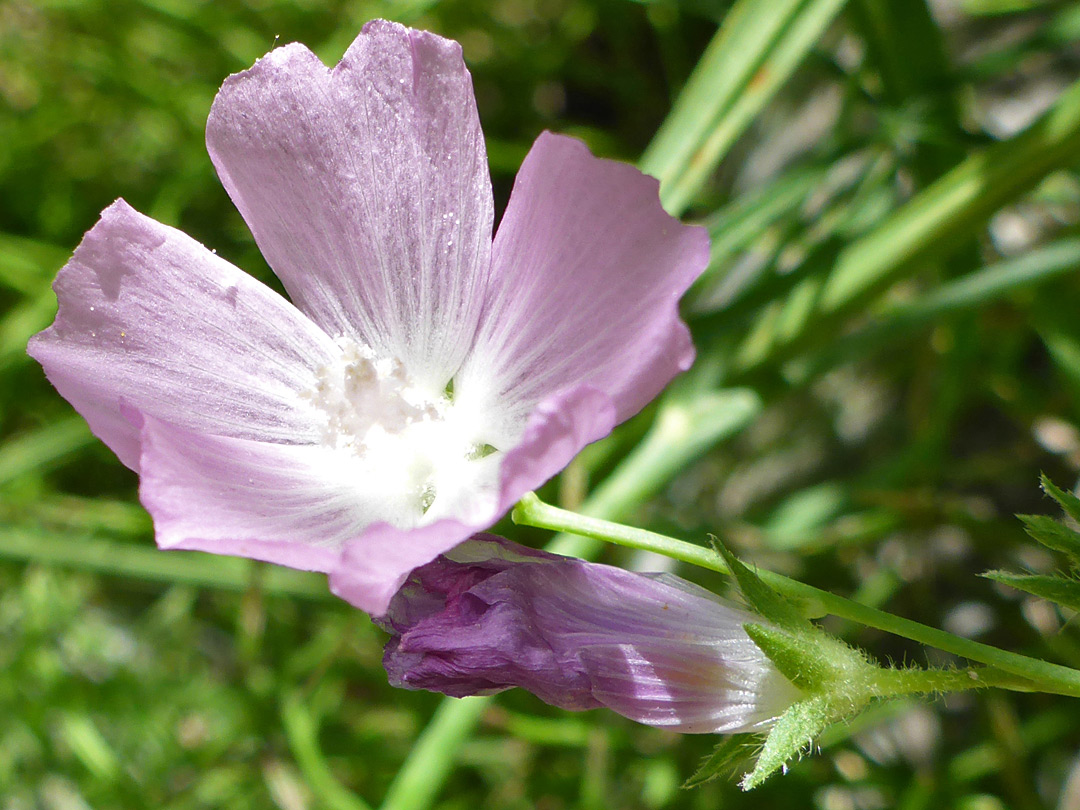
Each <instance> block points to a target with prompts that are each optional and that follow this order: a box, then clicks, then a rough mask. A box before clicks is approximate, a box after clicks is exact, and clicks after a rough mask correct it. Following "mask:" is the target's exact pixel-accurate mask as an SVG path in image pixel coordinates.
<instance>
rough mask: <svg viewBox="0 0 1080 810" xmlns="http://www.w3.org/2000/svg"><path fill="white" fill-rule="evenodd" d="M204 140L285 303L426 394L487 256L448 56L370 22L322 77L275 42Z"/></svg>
mask: <svg viewBox="0 0 1080 810" xmlns="http://www.w3.org/2000/svg"><path fill="white" fill-rule="evenodd" d="M206 139H207V146H208V148H209V151H210V155H211V157H212V159H213V161H214V165H215V166H216V167H217V170H218V174H219V175H220V176H221V180H222V182H223V183H224V184H225V188H226V189H227V190H228V192H229V194H230V196H231V197H232V199H233V201H234V202H235V203H236V206H237V208H239V209H240V212H241V213H242V214H243V216H244V219H245V220H247V223H248V226H249V227H250V228H251V231H252V233H253V234H254V236H255V241H256V242H257V243H258V245H259V248H260V249H261V250H262V252H263V255H264V256H265V257H266V259H267V261H268V262H269V263H270V265H271V266H272V267H273V268H274V271H275V272H276V273H277V275H278V276H279V277H280V278H281V280H282V282H283V283H284V285H285V287H286V289H287V290H288V292H289V295H290V296H291V297H292V300H293V301H294V302H295V303H296V305H297V306H298V307H300V309H301V310H303V311H304V312H306V313H307V314H308V315H310V316H311V317H312V318H313V319H314V320H315V321H316V322H317V323H319V324H320V325H321V326H322V327H323V328H324V329H326V331H327V332H329V333H330V334H331V335H333V336H340V335H351V336H357V337H359V338H360V339H361V340H362V341H363V342H365V343H367V344H368V345H370V346H372V347H373V348H375V349H376V350H377V351H379V352H380V353H381V354H384V355H390V356H396V357H397V358H398V359H400V360H401V361H402V362H403V363H404V364H405V366H406V368H407V370H408V371H409V372H410V374H412V375H413V377H414V378H415V379H417V380H418V382H423V383H425V384H428V385H431V386H433V387H436V388H437V389H438V390H442V387H443V386H445V385H446V383H447V382H448V381H449V380H450V378H451V376H452V375H453V374H454V372H455V371H456V370H457V368H458V367H459V365H460V363H461V361H462V358H463V357H464V356H465V354H466V352H467V351H468V349H469V344H470V342H471V341H472V338H473V336H474V333H475V330H476V324H477V321H478V319H479V316H480V308H481V306H482V303H483V300H482V299H483V290H484V288H485V285H486V280H487V276H488V271H489V257H490V249H491V223H492V199H491V182H490V179H489V176H488V169H487V156H486V152H485V148H484V140H483V135H482V133H481V131H480V124H479V120H478V118H477V113H476V103H475V101H474V99H473V92H472V81H471V77H470V76H469V72H468V71H467V70H466V69H465V65H464V63H463V61H462V58H461V47H460V46H459V45H458V44H457V43H456V42H452V41H450V40H447V39H443V38H442V37H438V36H436V35H434V34H430V33H427V32H423V31H413V30H410V29H407V28H404V27H403V26H401V25H397V24H395V23H389V22H385V21H381V20H377V21H374V22H371V23H369V24H368V25H366V26H365V27H364V30H363V32H362V33H361V34H360V36H359V37H358V38H357V39H356V41H355V42H354V43H353V45H352V47H350V48H349V50H348V52H347V53H346V54H345V57H344V58H343V59H342V60H341V62H340V63H339V64H338V65H337V67H335V68H334V69H333V70H329V69H327V68H326V67H325V66H324V65H323V64H322V62H320V61H319V59H318V58H317V57H316V56H315V55H314V54H313V53H311V52H310V51H309V50H307V49H306V48H305V47H303V46H302V45H298V44H292V45H287V46H285V47H283V48H278V49H277V50H274V51H271V52H270V53H269V54H268V55H267V56H265V57H263V58H262V59H260V60H259V61H258V62H257V63H256V64H255V66H254V67H253V68H251V69H250V70H247V71H244V72H243V73H238V74H236V75H234V76H231V77H229V79H227V80H226V82H225V84H224V86H223V87H222V88H221V92H220V93H219V94H218V96H217V99H216V100H215V101H214V106H213V108H212V110H211V112H210V119H209V121H208V122H207V127H206Z"/></svg>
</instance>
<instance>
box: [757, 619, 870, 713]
mask: <svg viewBox="0 0 1080 810" xmlns="http://www.w3.org/2000/svg"><path fill="white" fill-rule="evenodd" d="M743 629H745V630H746V634H747V635H748V636H750V638H751V640H752V641H753V642H754V643H755V644H757V646H758V647H759V648H760V649H761V651H762V652H763V653H765V655H766V656H767V657H768V658H769V660H770V661H772V662H773V664H774V665H775V666H776V668H777V669H778V670H780V673H781V674H782V675H783V676H784V677H785V678H787V679H788V680H789V681H791V682H792V683H793V684H795V685H796V686H797V687H799V689H801V690H802V691H803V692H808V693H823V694H824V693H828V694H830V695H835V696H836V697H837V698H838V699H840V698H842V697H843V696H845V695H847V694H849V693H850V692H851V691H852V690H853V689H858V690H859V691H863V690H864V685H865V684H867V683H869V682H870V680H871V679H872V677H873V675H874V674H875V673H876V672H877V671H878V669H879V668H878V667H877V666H875V665H874V664H872V663H870V662H869V661H868V660H867V659H866V656H865V655H863V653H861V652H860V651H859V650H856V649H855V648H854V647H849V646H848V645H847V644H845V643H844V642H843V641H841V640H840V639H838V638H836V637H834V636H830V635H829V634H828V633H826V632H825V631H823V630H820V629H818V628H817V627H814V626H813V625H808V626H807V628H806V629H805V630H802V629H800V630H799V631H797V632H791V631H790V630H787V629H784V628H779V627H771V626H769V625H763V624H747V625H744V627H743ZM849 702H850V701H849Z"/></svg>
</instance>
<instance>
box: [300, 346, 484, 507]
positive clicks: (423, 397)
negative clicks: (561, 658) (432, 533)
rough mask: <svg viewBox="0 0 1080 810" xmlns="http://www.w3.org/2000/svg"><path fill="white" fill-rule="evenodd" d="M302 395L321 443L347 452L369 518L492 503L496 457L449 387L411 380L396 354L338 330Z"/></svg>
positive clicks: (473, 420)
mask: <svg viewBox="0 0 1080 810" xmlns="http://www.w3.org/2000/svg"><path fill="white" fill-rule="evenodd" d="M338 346H339V347H340V348H341V354H340V356H339V357H338V358H336V359H335V360H334V361H333V362H331V363H328V364H326V365H325V366H323V367H321V368H320V369H318V380H317V382H316V385H315V388H314V389H313V390H311V391H309V392H307V393H306V394H305V395H304V396H305V398H307V399H309V400H310V401H311V402H312V404H313V405H314V406H315V407H316V408H317V409H318V410H319V411H320V412H321V414H322V416H323V420H324V421H323V436H322V440H323V445H324V446H326V447H329V448H332V449H334V450H337V451H341V452H343V453H348V454H349V455H350V456H351V457H352V459H353V461H354V464H353V465H352V467H351V469H354V470H355V471H356V475H357V477H358V478H359V479H360V480H357V481H356V485H357V488H358V494H359V496H360V498H361V499H362V500H363V501H364V502H365V503H367V504H368V505H369V507H370V508H369V509H368V510H365V511H369V512H370V516H371V520H372V521H375V520H385V521H387V522H389V523H391V524H393V525H395V526H398V527H400V528H409V527H412V526H417V525H424V524H427V523H431V522H433V521H434V520H437V519H439V518H441V517H457V518H459V519H464V520H468V519H469V518H470V514H471V513H472V511H473V510H482V509H485V508H490V506H491V502H492V500H493V498H494V497H495V490H496V487H497V478H498V462H499V459H500V457H501V455H502V454H501V453H499V452H498V451H497V450H496V449H495V448H493V447H491V446H490V445H487V444H483V443H482V442H480V441H478V439H477V434H478V425H477V424H476V420H475V419H470V418H469V416H470V415H469V414H466V413H463V412H462V409H461V408H460V407H458V406H457V405H456V404H455V402H454V400H453V398H452V395H451V394H450V392H449V391H448V390H447V391H429V390H425V389H423V388H421V387H420V386H418V385H416V383H415V382H414V381H413V380H412V379H411V378H410V377H409V375H408V373H407V372H406V371H405V368H404V366H403V365H402V364H401V362H400V361H398V360H397V359H396V358H393V357H380V356H378V355H376V353H375V352H374V351H373V350H372V349H371V348H369V347H368V346H365V345H363V344H360V343H357V342H356V341H353V340H350V339H347V338H342V339H339V340H338Z"/></svg>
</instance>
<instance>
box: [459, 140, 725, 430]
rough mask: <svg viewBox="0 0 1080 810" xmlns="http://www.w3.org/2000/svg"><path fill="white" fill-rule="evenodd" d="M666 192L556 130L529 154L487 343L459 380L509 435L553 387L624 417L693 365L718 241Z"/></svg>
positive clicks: (496, 281) (503, 248)
mask: <svg viewBox="0 0 1080 810" xmlns="http://www.w3.org/2000/svg"><path fill="white" fill-rule="evenodd" d="M658 189H659V184H658V183H657V181H656V180H654V179H653V178H651V177H648V176H646V175H643V174H641V172H639V171H637V170H636V169H634V168H633V167H631V166H629V165H627V164H624V163H617V162H614V161H609V160H601V159H599V158H596V157H593V156H592V154H590V153H589V150H588V149H587V148H586V147H585V145H584V144H582V143H581V142H579V141H577V140H575V139H573V138H567V137H563V136H560V135H552V134H551V133H544V134H542V135H541V136H540V137H539V138H538V139H537V141H536V143H535V144H534V145H533V148H532V150H531V151H530V152H529V154H528V156H527V157H526V158H525V162H524V164H522V167H521V171H519V172H518V176H517V180H516V182H515V184H514V190H513V194H512V196H511V197H510V204H509V207H508V208H507V210H506V215H505V216H504V217H503V220H502V223H501V224H500V226H499V232H498V235H497V236H496V238H495V245H494V248H493V254H492V283H491V285H490V286H491V290H490V293H489V298H488V303H487V307H486V309H485V312H484V318H483V321H482V323H481V328H480V333H479V336H478V339H477V344H476V348H475V350H474V352H473V353H472V355H471V356H470V358H469V360H468V363H467V365H466V368H465V369H464V370H463V371H462V374H461V375H460V377H459V378H458V379H455V391H458V390H461V391H462V392H463V393H466V394H468V395H470V396H475V397H478V398H480V399H481V400H483V401H485V402H486V403H488V405H487V408H485V410H489V411H491V412H494V413H497V414H498V415H499V416H500V417H501V418H502V420H503V421H504V423H505V428H504V430H505V431H506V433H507V434H508V435H513V426H514V424H515V423H517V424H520V421H519V420H521V419H522V418H523V417H522V414H524V413H528V412H529V411H531V409H532V408H533V407H534V406H535V404H536V403H537V402H538V401H540V400H541V399H543V398H544V397H545V396H547V395H548V394H549V393H551V392H554V391H558V390H561V389H563V388H566V387H569V386H573V385H578V384H582V383H584V384H587V385H591V386H593V387H594V388H597V389H599V390H601V391H603V392H605V393H607V394H608V395H609V396H610V397H611V398H612V399H613V400H614V402H615V407H616V411H617V419H618V421H622V420H624V419H627V418H628V417H630V416H632V415H633V414H634V413H636V412H637V411H638V410H640V409H641V408H642V407H643V406H644V405H645V404H646V403H647V402H648V401H649V400H651V399H652V398H653V397H655V396H656V394H657V393H659V391H660V390H661V389H662V388H663V387H664V386H665V385H666V384H667V383H668V381H670V380H671V378H672V377H673V376H675V375H676V374H677V373H679V372H680V371H684V370H685V369H687V368H688V367H689V366H690V363H691V362H692V361H693V357H694V351H693V346H692V345H691V343H690V336H689V333H688V331H687V329H686V326H685V325H684V324H683V323H682V322H681V321H680V320H679V317H678V311H677V305H678V300H679V298H680V296H681V295H682V294H683V292H684V291H685V290H686V288H687V287H688V286H689V285H690V283H691V282H692V281H693V280H694V279H695V278H696V277H697V276H698V275H699V274H700V273H701V272H702V271H703V270H704V269H705V266H706V264H707V262H708V257H709V245H708V236H707V234H706V232H705V230H704V229H703V228H698V227H690V226H686V225H682V224H680V223H679V222H678V221H677V220H675V219H673V218H672V217H670V216H669V215H668V214H667V213H665V212H664V210H663V208H661V206H660V199H659V194H658ZM499 403H502V404H501V405H500V404H499ZM508 405H509V407H508Z"/></svg>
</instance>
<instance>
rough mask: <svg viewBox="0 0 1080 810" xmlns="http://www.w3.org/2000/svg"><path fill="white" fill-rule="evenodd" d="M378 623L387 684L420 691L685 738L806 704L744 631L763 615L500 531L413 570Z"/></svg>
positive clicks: (751, 725) (750, 725) (760, 721)
mask: <svg viewBox="0 0 1080 810" xmlns="http://www.w3.org/2000/svg"><path fill="white" fill-rule="evenodd" d="M379 621H380V623H381V624H382V625H383V627H384V628H385V629H387V630H388V631H389V632H390V633H391V634H392V638H391V640H390V642H389V644H388V645H387V648H386V655H385V657H384V664H385V666H386V670H387V673H388V674H389V676H390V681H391V683H393V684H395V685H397V686H402V687H405V688H410V689H427V690H431V691H435V692H442V693H444V694H447V695H452V696H455V697H463V696H466V695H475V694H490V693H493V692H499V691H501V690H504V689H508V688H510V687H513V686H520V687H522V688H524V689H527V690H529V691H530V692H532V693H533V694H535V695H536V696H537V697H539V698H540V699H541V700H544V701H545V702H547V703H550V704H552V705H555V706H559V707H561V708H564V709H571V710H582V709H592V708H597V707H602V706H603V707H607V708H609V709H612V710H614V711H616V712H618V713H619V714H622V715H624V716H626V717H628V718H630V719H632V720H636V721H637V722H640V723H646V724H648V725H653V726H662V727H665V728H670V729H672V730H675V731H680V732H687V733H706V732H725V733H729V732H740V731H752V730H756V729H761V728H764V727H765V726H767V725H768V724H769V723H770V722H771V721H772V720H774V719H775V718H776V717H777V716H778V715H780V714H781V713H782V712H783V711H784V710H785V709H786V708H787V707H788V706H790V705H791V703H792V702H793V701H794V700H796V699H797V698H798V696H799V691H798V690H797V689H796V688H795V687H794V686H793V685H792V684H791V683H790V682H789V681H788V680H787V679H786V678H785V677H784V676H783V675H781V674H780V673H779V672H778V671H777V669H776V668H775V667H774V666H773V664H772V663H771V662H770V661H769V659H768V658H767V657H766V656H765V655H764V653H762V652H761V650H760V649H759V648H758V647H757V645H756V644H755V643H754V642H753V641H752V640H751V639H750V637H749V636H748V635H747V633H746V631H745V630H744V629H743V628H744V625H745V624H748V623H756V624H761V623H762V619H761V617H759V616H754V615H752V614H750V613H747V612H746V611H744V610H742V609H740V608H738V607H735V606H734V605H732V604H730V603H728V602H725V601H723V600H721V599H719V598H718V597H716V596H714V595H713V594H711V593H709V592H708V591H706V590H704V589H702V588H699V587H697V586H695V585H692V584H690V583H688V582H686V581H684V580H682V579H679V578H678V577H674V576H671V575H668V574H656V575H653V574H637V573H632V572H629V571H624V570H622V569H620V568H614V567H611V566H607V565H597V564H594V563H587V562H583V561H582V560H577V559H572V558H568V557H560V556H556V555H553V554H548V553H545V552H540V551H534V550H532V549H527V548H524V547H522V546H518V545H516V544H513V543H511V542H509V541H507V540H503V539H501V538H498V537H493V536H490V535H478V536H477V537H475V538H473V539H472V540H470V541H469V542H467V543H464V544H463V545H461V546H458V547H457V548H455V549H453V550H452V551H450V552H448V553H446V554H445V555H443V556H441V557H439V558H437V559H436V560H434V561H433V562H431V563H428V564H427V565H424V566H422V567H420V568H417V569H416V570H415V571H414V572H413V573H412V576H411V577H410V578H409V579H408V581H407V582H406V584H405V585H404V586H403V587H402V589H401V590H400V591H399V592H398V593H397V595H396V596H395V597H394V598H393V600H392V601H391V603H390V608H389V611H388V612H387V614H386V615H385V616H383V617H382V618H381V619H380V620H379Z"/></svg>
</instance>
